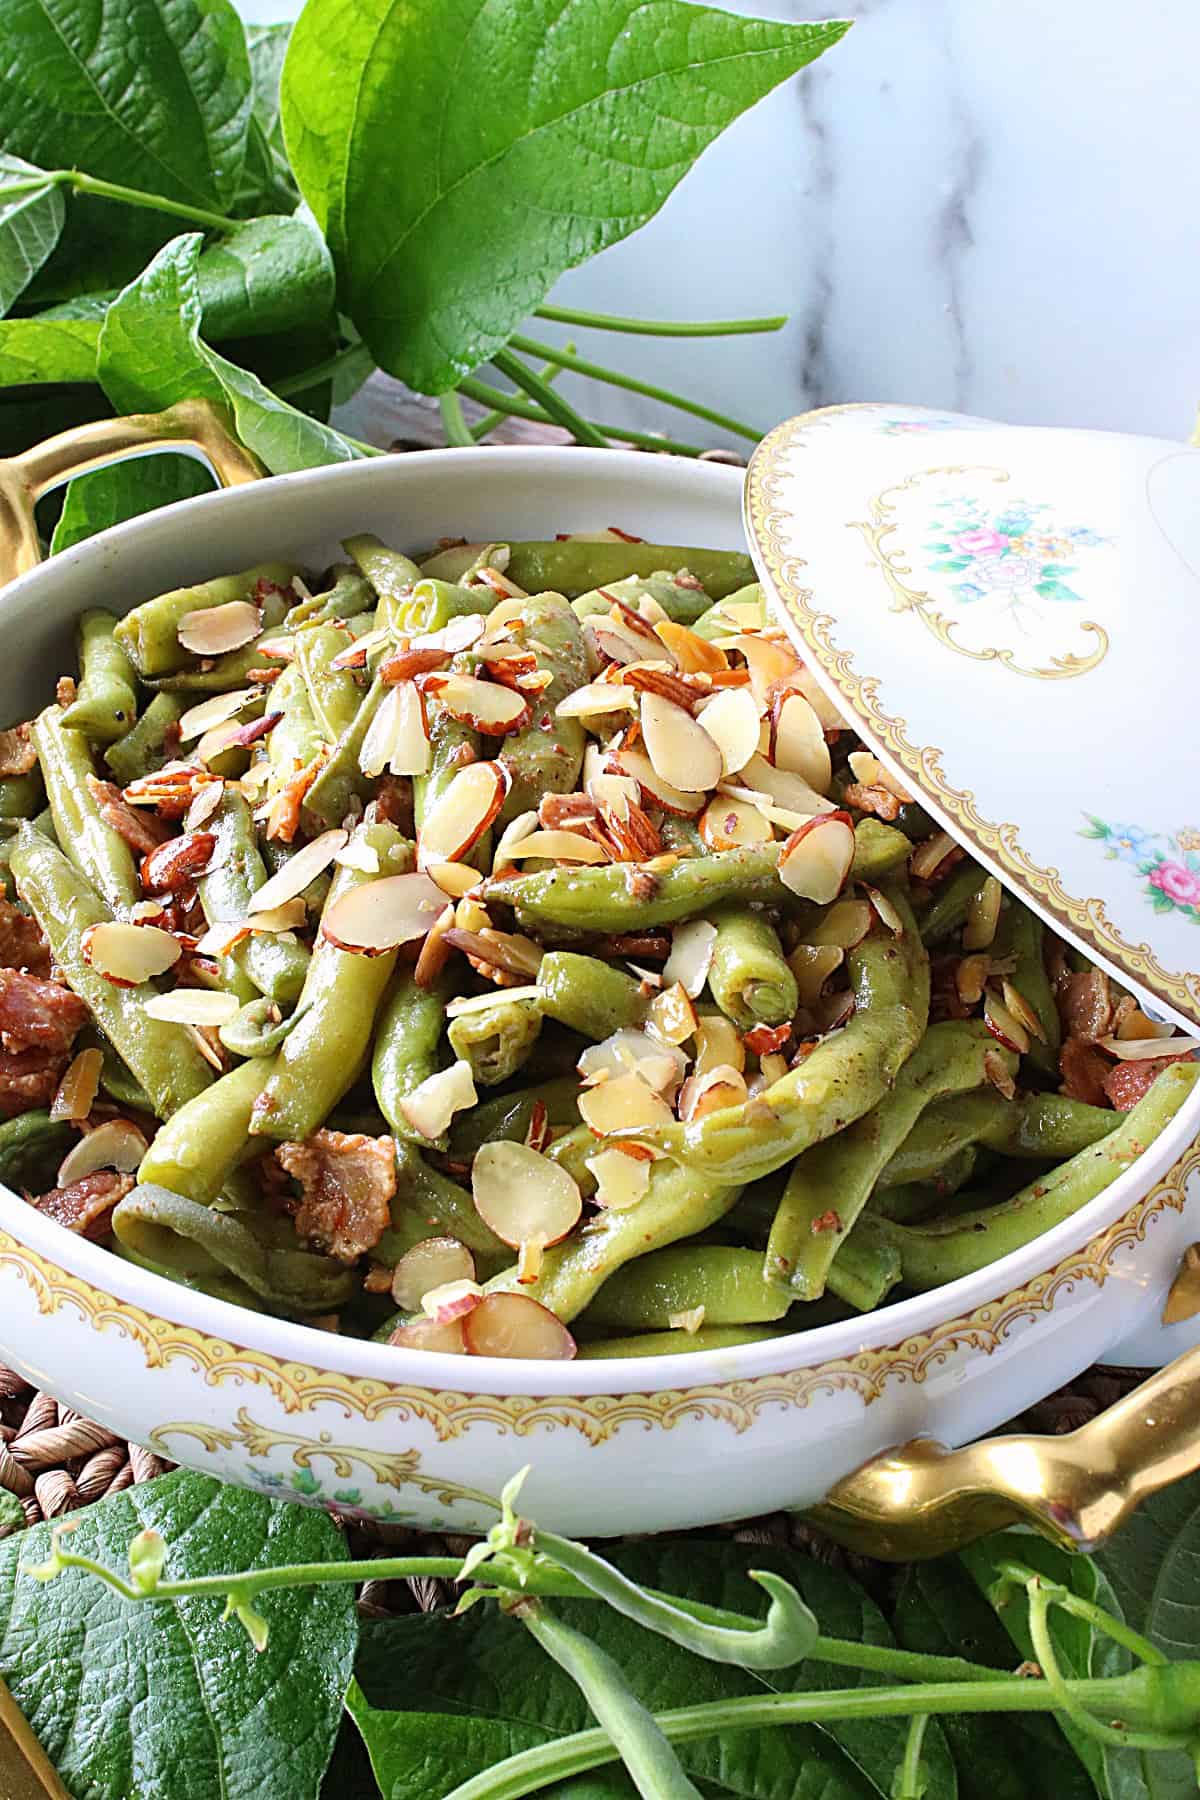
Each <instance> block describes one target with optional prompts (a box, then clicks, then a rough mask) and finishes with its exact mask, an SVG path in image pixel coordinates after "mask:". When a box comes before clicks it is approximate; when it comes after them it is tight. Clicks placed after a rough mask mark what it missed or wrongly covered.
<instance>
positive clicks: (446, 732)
mask: <svg viewBox="0 0 1200 1800" xmlns="http://www.w3.org/2000/svg"><path fill="white" fill-rule="evenodd" d="M456 666H461V659H460V658H458V657H455V659H454V663H453V664H452V665H451V667H452V668H454V667H456ZM479 748H480V746H479V733H478V732H476V731H472V730H471V728H470V726H469V725H464V724H462V722H461V721H460V720H458V719H456V718H455V717H454V714H453V713H450V712H447V711H446V708H445V707H444V706H443V705H442V704H441V702H440V701H439V700H435V701H434V702H433V705H432V706H431V707H430V709H429V768H428V769H427V771H426V772H425V774H424V775H416V776H414V777H413V817H414V819H415V820H416V823H417V829H418V831H419V830H420V828H421V826H422V825H423V824H424V823H425V820H426V819H427V818H428V817H429V815H430V813H431V812H432V811H433V809H434V807H435V806H436V805H437V803H438V801H439V800H440V799H441V798H442V795H443V794H444V793H445V792H446V789H447V788H448V787H449V786H450V783H451V782H452V781H453V780H454V777H455V776H456V775H457V774H458V773H459V771H460V770H462V769H465V768H466V766H467V764H468V763H473V762H478V761H479ZM490 841H491V834H490V833H485V834H484V837H483V838H481V839H480V841H479V843H478V844H476V845H475V846H474V852H475V854H474V855H473V856H471V857H468V858H467V860H468V861H469V862H474V863H475V865H476V867H480V866H483V865H482V864H481V863H480V860H479V855H480V851H481V848H482V847H483V845H484V844H485V843H490Z"/></svg>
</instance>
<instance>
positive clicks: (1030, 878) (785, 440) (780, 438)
mask: <svg viewBox="0 0 1200 1800" xmlns="http://www.w3.org/2000/svg"><path fill="white" fill-rule="evenodd" d="M835 410H836V411H848V410H853V409H851V408H848V407H843V408H837V409H833V408H831V409H830V411H831V412H832V411H835ZM820 418H821V415H820V414H801V415H800V417H799V418H796V419H790V420H788V422H787V423H786V424H784V425H779V426H776V428H775V430H774V431H772V432H771V433H769V434H768V436H767V437H765V438H764V439H763V441H762V443H761V444H760V445H759V447H758V449H757V450H756V451H755V452H754V455H753V457H752V458H751V460H750V467H749V469H748V470H747V472H746V499H745V510H746V518H747V522H748V526H749V534H750V538H751V541H752V542H753V543H754V545H755V546H756V548H757V550H758V553H759V555H760V556H761V558H762V560H763V563H764V564H765V565H766V568H767V571H768V573H769V576H770V579H771V584H772V586H773V588H774V590H775V592H776V593H777V595H778V596H779V599H780V601H781V603H782V605H783V607H784V609H785V611H786V612H787V614H788V616H789V618H790V619H791V621H792V623H793V624H794V625H795V627H796V629H797V631H798V632H799V633H800V636H801V638H802V640H803V642H804V644H805V646H806V647H807V649H808V651H809V652H810V653H811V655H812V656H813V657H815V658H816V660H817V661H818V662H819V663H820V665H821V667H822V668H823V669H824V671H825V673H826V674H827V675H828V677H829V678H830V680H831V681H832V682H833V684H834V686H835V688H836V689H837V691H838V693H839V694H840V695H841V697H842V699H843V701H844V702H845V706H846V710H847V713H848V716H849V717H850V718H851V719H853V720H855V721H856V722H857V723H858V724H860V725H861V726H862V727H863V729H864V730H865V731H866V732H867V734H868V735H869V736H874V737H875V738H876V739H877V741H878V742H879V743H880V744H882V745H883V746H884V747H885V748H886V749H887V750H888V751H889V752H890V753H891V755H892V756H893V757H894V758H895V760H896V762H897V763H899V764H900V766H901V767H902V768H904V769H905V770H907V772H908V773H909V774H910V775H911V776H912V777H913V779H914V781H915V783H916V785H917V787H918V789H919V790H921V791H923V792H925V793H926V794H930V795H933V796H935V797H936V800H937V802H938V803H939V804H940V805H941V807H942V808H943V809H944V811H945V812H946V813H948V814H949V816H950V818H951V819H953V821H954V832H955V836H956V837H958V838H959V839H960V841H961V842H963V843H964V844H966V845H967V846H968V847H970V848H973V849H974V850H976V851H977V852H978V853H979V854H980V855H981V856H982V857H983V858H984V859H985V861H992V862H994V863H998V864H999V865H1000V867H1001V868H1003V869H1006V870H1007V871H1008V873H1009V874H1010V875H1013V876H1015V877H1016V878H1017V879H1018V880H1019V881H1021V882H1022V883H1024V885H1025V886H1026V887H1027V888H1028V890H1029V891H1030V892H1031V893H1032V894H1034V895H1036V896H1037V900H1038V902H1039V904H1040V906H1041V907H1042V909H1043V910H1044V911H1045V912H1046V913H1048V914H1049V915H1050V917H1051V918H1053V919H1054V920H1055V921H1056V922H1057V923H1058V924H1060V925H1061V926H1062V927H1063V929H1064V930H1065V931H1067V932H1068V933H1070V934H1073V935H1074V936H1075V937H1076V938H1079V939H1082V941H1083V942H1084V943H1085V944H1088V945H1090V946H1091V948H1092V949H1094V950H1095V951H1096V953H1097V955H1099V956H1100V957H1102V958H1104V959H1106V960H1107V961H1109V962H1111V963H1115V964H1116V966H1117V967H1118V968H1120V969H1122V970H1124V972H1125V973H1126V974H1128V975H1130V976H1131V977H1132V978H1133V980H1134V981H1137V982H1140V983H1141V985H1142V986H1143V987H1145V988H1147V989H1148V990H1149V991H1150V992H1151V993H1153V994H1156V995H1157V996H1158V997H1159V998H1160V999H1163V1000H1166V1001H1167V1002H1168V1004H1169V1005H1171V1006H1173V1007H1175V1008H1177V1010H1178V1011H1180V1012H1182V1013H1184V1014H1185V1015H1186V1016H1187V1017H1188V1018H1190V1019H1192V1020H1193V1021H1194V1022H1195V1023H1196V1024H1198V1025H1200V974H1196V973H1192V972H1190V971H1187V972H1179V971H1173V970H1170V969H1167V968H1166V967H1164V965H1163V964H1162V963H1161V962H1160V961H1159V959H1158V957H1157V956H1156V954H1155V952H1154V950H1153V949H1152V948H1151V946H1150V945H1149V944H1147V943H1141V944H1134V943H1131V942H1130V940H1129V939H1128V938H1127V937H1125V935H1124V933H1123V932H1121V931H1120V930H1119V928H1118V927H1117V926H1116V925H1114V924H1113V922H1112V920H1111V919H1110V918H1109V917H1108V914H1107V913H1106V911H1105V908H1104V902H1103V901H1102V900H1098V899H1095V898H1089V899H1087V900H1079V899H1076V898H1075V896H1074V895H1073V894H1069V893H1068V892H1067V891H1066V889H1065V888H1064V887H1063V885H1062V880H1061V877H1060V875H1059V871H1058V870H1057V869H1054V868H1043V867H1042V865H1041V864H1040V863H1036V862H1034V860H1033V858H1032V857H1031V856H1030V855H1029V854H1028V852H1027V851H1026V850H1025V849H1024V848H1023V846H1022V844H1021V842H1020V836H1019V833H1018V829H1017V827H1016V826H1015V825H1012V824H1001V825H996V824H993V823H992V821H991V820H990V819H985V818H984V817H983V815H982V813H980V811H979V809H978V807H977V806H976V804H975V796H974V794H973V793H972V792H971V790H970V789H969V788H956V787H954V786H953V785H952V784H951V783H950V781H949V780H948V779H947V777H946V774H945V771H944V769H943V767H942V752H941V750H939V749H938V748H937V746H936V745H921V744H915V743H914V742H913V741H912V739H911V738H910V737H909V735H908V724H907V721H906V720H905V719H901V718H897V717H895V716H894V715H893V714H891V713H889V712H886V711H885V710H884V708H883V707H882V706H881V705H880V703H879V679H878V678H877V677H876V676H872V675H860V674H858V673H857V672H856V670H855V666H854V657H853V655H852V654H851V653H850V652H849V651H846V650H839V649H838V648H837V646H836V644H835V643H834V641H833V636H832V633H833V628H834V625H835V620H834V619H833V618H832V616H831V615H830V614H828V613H822V612H818V611H817V609H816V607H815V606H814V604H813V600H814V595H813V592H812V590H811V589H810V588H808V587H806V586H805V577H804V574H803V571H804V570H805V569H806V568H807V564H806V562H805V560H804V558H803V557H801V556H793V555H792V554H791V553H790V552H789V551H788V549H787V548H786V541H787V540H786V536H785V532H786V529H787V528H788V527H789V526H791V525H793V524H794V517H793V514H792V513H791V512H790V511H789V509H788V507H787V506H786V505H785V504H784V502H783V497H782V493H781V484H782V483H783V482H784V481H785V480H786V479H787V470H786V468H785V467H784V459H785V457H786V456H787V454H788V452H789V451H791V450H792V449H794V448H795V447H796V445H797V441H798V439H799V438H800V436H801V434H802V432H803V431H804V430H805V429H807V428H808V427H809V426H810V425H811V424H812V423H814V422H816V421H819V420H820Z"/></svg>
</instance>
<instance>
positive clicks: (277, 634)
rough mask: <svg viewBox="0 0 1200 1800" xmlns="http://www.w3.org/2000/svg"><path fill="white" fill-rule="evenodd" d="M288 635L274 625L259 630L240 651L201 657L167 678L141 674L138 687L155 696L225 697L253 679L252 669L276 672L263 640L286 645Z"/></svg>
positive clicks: (278, 666)
mask: <svg viewBox="0 0 1200 1800" xmlns="http://www.w3.org/2000/svg"><path fill="white" fill-rule="evenodd" d="M291 635H292V634H291V633H290V632H289V631H287V630H285V629H284V628H283V627H281V626H279V625H278V624H275V625H272V626H270V627H268V628H267V629H265V630H263V631H262V632H261V633H260V634H259V636H258V637H256V638H254V639H253V640H252V642H250V643H249V644H243V645H242V647H241V649H240V650H227V651H226V652H225V653H224V655H223V656H213V657H207V656H206V657H205V658H204V659H203V661H202V662H200V663H197V664H196V665H195V666H194V667H193V668H190V669H173V670H172V671H171V672H170V673H169V674H167V675H143V677H142V685H143V686H144V687H148V688H150V689H151V690H152V691H153V692H154V693H155V694H190V695H193V696H195V695H197V694H225V693H228V692H229V690H230V689H231V688H239V687H245V686H246V685H247V683H248V682H250V681H252V680H253V679H254V676H253V674H252V671H253V670H255V669H278V668H280V666H281V664H280V661H279V659H278V658H277V657H271V656H267V655H265V654H264V652H263V650H262V647H261V646H262V642H263V639H264V638H267V639H269V640H270V642H271V643H272V644H276V643H279V644H282V643H284V642H287V643H288V645H289V648H290V639H291Z"/></svg>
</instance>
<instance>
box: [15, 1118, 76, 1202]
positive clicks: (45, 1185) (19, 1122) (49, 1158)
mask: <svg viewBox="0 0 1200 1800" xmlns="http://www.w3.org/2000/svg"><path fill="white" fill-rule="evenodd" d="M78 1142H79V1134H78V1131H77V1129H76V1127H75V1126H74V1125H73V1124H72V1123H71V1121H70V1120H69V1119H52V1118H51V1117H50V1114H49V1113H48V1112H45V1111H42V1110H41V1109H39V1110H37V1111H36V1112H26V1113H18V1114H17V1116H16V1118H15V1119H5V1120H4V1122H3V1124H0V1181H2V1182H3V1183H4V1185H5V1187H10V1188H15V1189H16V1191H17V1192H18V1193H22V1192H26V1193H31V1194H44V1193H45V1192H46V1191H47V1190H48V1189H49V1188H52V1187H54V1185H55V1182H56V1178H57V1170H58V1165H59V1164H60V1163H61V1161H62V1159H63V1157H64V1156H65V1155H66V1154H67V1151H68V1150H69V1149H70V1148H71V1146H72V1144H77V1143H78Z"/></svg>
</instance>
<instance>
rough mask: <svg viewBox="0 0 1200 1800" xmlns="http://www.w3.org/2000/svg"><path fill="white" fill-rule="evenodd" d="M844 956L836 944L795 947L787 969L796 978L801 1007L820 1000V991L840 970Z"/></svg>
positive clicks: (798, 945)
mask: <svg viewBox="0 0 1200 1800" xmlns="http://www.w3.org/2000/svg"><path fill="white" fill-rule="evenodd" d="M863 936H864V937H865V936H866V932H864V933H863ZM845 955H846V952H845V951H844V950H842V949H840V948H839V947H838V946H837V945H836V944H797V945H796V948H795V949H794V950H793V951H792V954H791V955H790V956H789V957H788V968H789V969H790V970H791V971H792V974H793V975H794V976H795V977H796V986H797V988H798V989H799V992H800V1004H801V1005H802V1006H812V1005H814V1004H815V1002H816V1001H817V1000H819V999H820V996H821V989H822V988H823V987H824V986H825V983H826V982H827V981H828V980H829V977H830V976H831V975H834V974H836V973H837V971H838V969H840V968H841V966H842V963H843V961H844V960H845Z"/></svg>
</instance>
